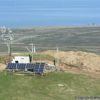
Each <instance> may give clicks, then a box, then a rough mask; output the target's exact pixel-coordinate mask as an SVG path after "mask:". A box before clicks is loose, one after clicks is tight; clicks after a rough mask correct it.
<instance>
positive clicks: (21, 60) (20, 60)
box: [11, 56, 30, 63]
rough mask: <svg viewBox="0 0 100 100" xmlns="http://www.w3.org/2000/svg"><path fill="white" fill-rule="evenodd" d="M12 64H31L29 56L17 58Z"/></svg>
mask: <svg viewBox="0 0 100 100" xmlns="http://www.w3.org/2000/svg"><path fill="white" fill-rule="evenodd" d="M11 63H30V58H29V56H15V58H14V59H13V60H12V62H11Z"/></svg>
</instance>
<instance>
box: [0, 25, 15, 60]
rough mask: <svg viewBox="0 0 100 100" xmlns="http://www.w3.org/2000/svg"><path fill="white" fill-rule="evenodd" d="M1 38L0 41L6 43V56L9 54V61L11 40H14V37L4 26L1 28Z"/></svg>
mask: <svg viewBox="0 0 100 100" xmlns="http://www.w3.org/2000/svg"><path fill="white" fill-rule="evenodd" d="M0 31H1V33H2V35H1V37H2V40H3V41H4V42H5V43H6V45H7V47H8V54H9V61H10V59H11V43H12V40H13V39H14V35H13V32H12V30H11V29H9V28H6V27H5V26H3V27H1V30H0Z"/></svg>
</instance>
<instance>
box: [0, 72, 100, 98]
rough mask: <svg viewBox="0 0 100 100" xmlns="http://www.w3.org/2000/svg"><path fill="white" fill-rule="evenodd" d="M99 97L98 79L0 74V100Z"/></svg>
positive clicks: (62, 75)
mask: <svg viewBox="0 0 100 100" xmlns="http://www.w3.org/2000/svg"><path fill="white" fill-rule="evenodd" d="M77 96H100V79H95V78H92V77H89V76H86V75H81V74H71V73H68V72H67V73H62V72H58V73H49V74H48V75H46V76H31V75H15V74H9V73H7V72H5V71H4V72H1V73H0V100H75V97H77Z"/></svg>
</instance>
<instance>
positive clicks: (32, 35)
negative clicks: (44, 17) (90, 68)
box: [0, 27, 100, 52]
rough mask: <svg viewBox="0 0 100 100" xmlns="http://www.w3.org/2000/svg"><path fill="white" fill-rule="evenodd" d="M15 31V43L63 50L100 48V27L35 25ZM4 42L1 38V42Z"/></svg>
mask: <svg viewBox="0 0 100 100" xmlns="http://www.w3.org/2000/svg"><path fill="white" fill-rule="evenodd" d="M13 32H14V35H15V39H14V41H13V43H24V45H28V44H30V43H34V44H36V45H37V47H42V48H43V47H44V48H45V47H48V49H50V48H54V47H56V46H58V47H60V48H61V49H62V50H69V49H68V48H71V49H75V47H78V46H79V47H78V49H82V50H83V49H84V48H85V47H86V48H85V49H87V48H88V46H91V47H90V49H91V50H90V51H92V49H96V50H97V49H98V50H99V48H98V47H99V46H100V27H35V28H30V29H13ZM0 34H1V33H0ZM2 42H3V41H2V40H1V39H0V43H2ZM14 46H15V45H14ZM17 46H18V45H17ZM80 46H81V47H80ZM82 46H84V48H82ZM0 47H2V46H1V45H0ZM88 49H89V48H88ZM98 50H97V51H96V52H98ZM93 51H95V50H93Z"/></svg>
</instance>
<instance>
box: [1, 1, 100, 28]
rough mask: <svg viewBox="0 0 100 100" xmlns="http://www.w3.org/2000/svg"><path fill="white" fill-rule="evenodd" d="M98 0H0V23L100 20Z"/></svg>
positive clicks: (15, 25)
mask: <svg viewBox="0 0 100 100" xmlns="http://www.w3.org/2000/svg"><path fill="white" fill-rule="evenodd" d="M99 6H100V0H0V26H2V25H5V26H8V27H24V26H25V27H29V26H55V25H57V26H61V25H82V24H86V25H87V24H91V23H95V24H100V7H99Z"/></svg>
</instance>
